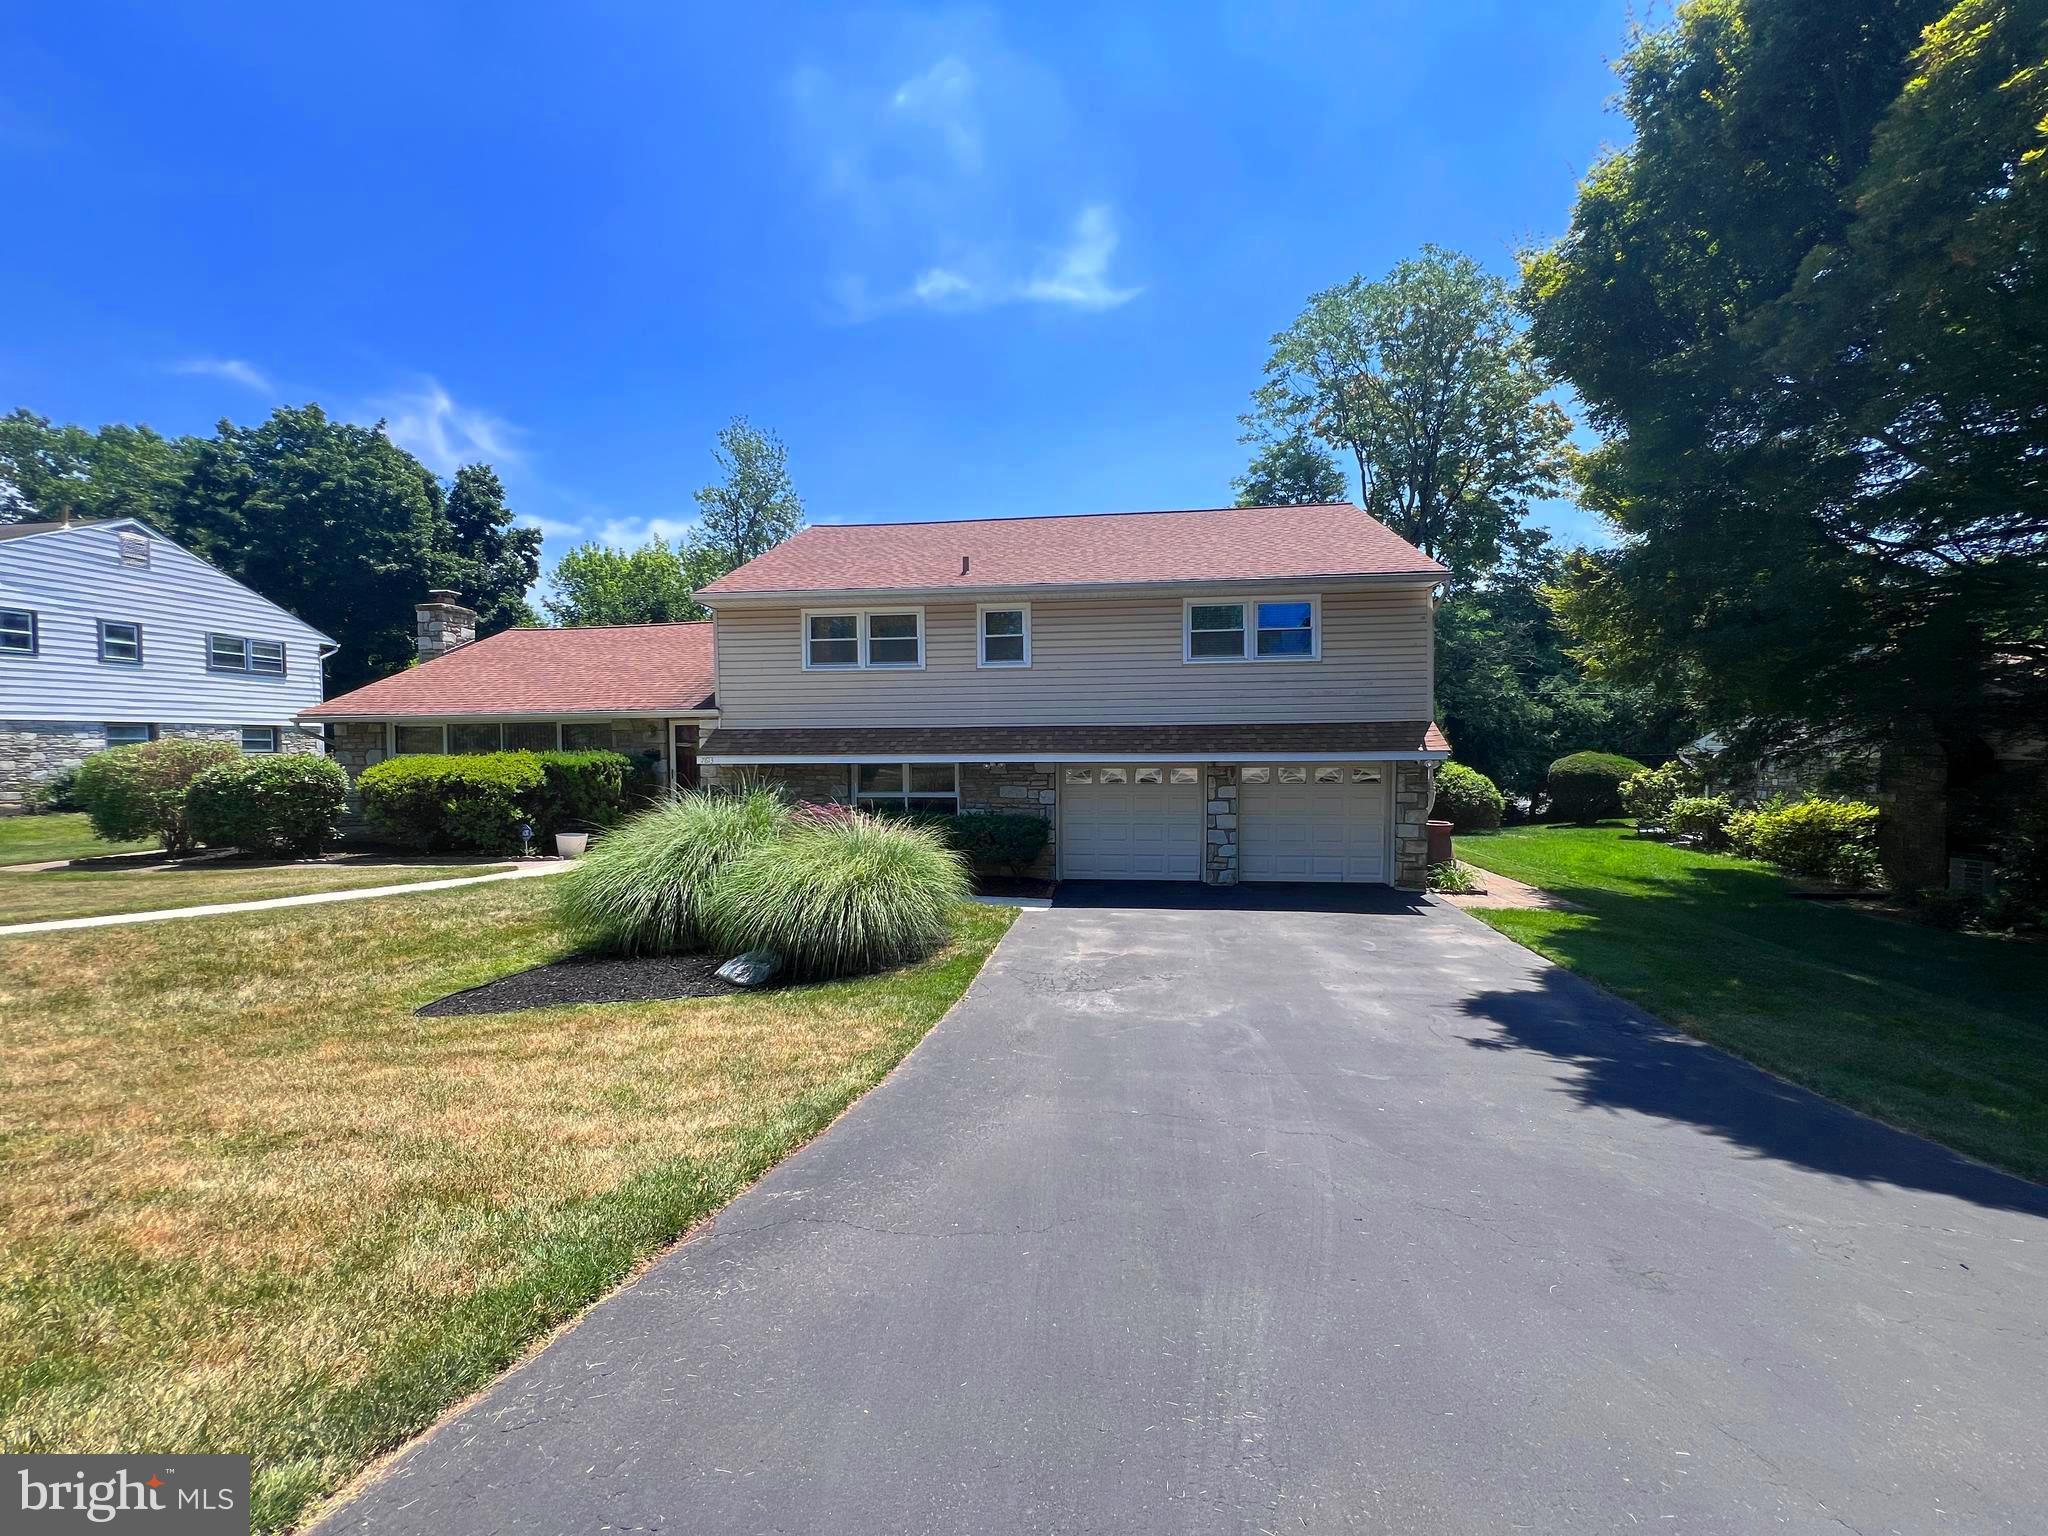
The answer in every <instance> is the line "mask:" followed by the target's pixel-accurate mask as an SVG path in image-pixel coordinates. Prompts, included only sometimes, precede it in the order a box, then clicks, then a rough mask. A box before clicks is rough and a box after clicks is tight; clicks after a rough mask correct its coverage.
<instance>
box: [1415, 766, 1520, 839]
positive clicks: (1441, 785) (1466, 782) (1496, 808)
mask: <svg viewBox="0 0 2048 1536" xmlns="http://www.w3.org/2000/svg"><path fill="white" fill-rule="evenodd" d="M1506 812H1507V797H1506V796H1504V795H1502V794H1501V792H1500V789H1499V787H1498V786H1497V785H1495V783H1494V782H1493V780H1491V779H1489V778H1488V777H1487V776H1486V775H1485V774H1483V773H1481V772H1480V771H1479V770H1478V769H1476V768H1467V767H1466V766H1465V765H1464V764H1463V763H1445V764H1444V765H1443V767H1441V768H1439V769H1438V770H1437V773H1436V799H1435V801H1434V802H1432V804H1431V806H1430V814H1431V815H1432V816H1435V817H1436V818H1437V819H1438V820H1440V821H1448V822H1449V823H1450V824H1451V826H1452V827H1453V828H1454V829H1455V830H1457V831H1459V832H1482V831H1490V830H1491V829H1493V828H1495V827H1497V826H1499V825H1500V821H1501V817H1502V816H1503V815H1505V814H1506Z"/></svg>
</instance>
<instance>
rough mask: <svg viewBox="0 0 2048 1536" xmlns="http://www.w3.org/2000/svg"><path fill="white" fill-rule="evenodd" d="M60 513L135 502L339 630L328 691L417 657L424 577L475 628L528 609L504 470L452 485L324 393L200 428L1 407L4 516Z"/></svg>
mask: <svg viewBox="0 0 2048 1536" xmlns="http://www.w3.org/2000/svg"><path fill="white" fill-rule="evenodd" d="M67 513H68V514H70V515H72V516H76V517H87V518H95V517H115V516H133V517H139V518H141V519H143V520H144V521H145V522H148V523H149V524H150V525H151V526H153V527H156V528H158V529H161V530H162V531H163V532H164V533H165V534H166V535H168V536H169V537H171V538H173V539H176V540H177V541H178V542H179V543H181V544H183V545H185V546H186V547H187V548H190V549H192V550H194V551H195V552H196V553H198V554H200V555H203V556H204V557H205V558H207V559H208V560H211V561H212V562H213V563H214V564H215V565H217V566H219V567H220V568H221V569H222V570H224V571H226V572H227V573H228V574H229V575H230V576H233V577H234V578H235V579H236V580H238V581H241V582H243V583H245V584H247V585H248V586H250V587H253V588H254V589H255V590H256V591H258V592H260V593H262V594H263V595H264V596H265V597H267V598H269V599H270V600H271V601H272V602H274V603H277V604H279V605H280V606H282V607H284V608H287V609H289V610H291V611H292V612H293V613H296V614H297V615H298V616H299V617H300V618H302V619H304V620H305V621H306V622H307V623H308V624H311V625H312V626H313V627H314V628H316V629H319V630H322V631H324V632H326V633H327V634H329V635H332V636H333V637H334V638H335V640H336V641H337V642H339V644H340V647H341V649H340V650H339V651H338V652H337V653H336V655H335V656H334V657H333V658H332V659H331V660H330V661H329V662H328V689H329V692H330V693H338V692H345V691H346V690H348V689H351V688H355V687H359V686H360V685H362V684H363V683H367V682H371V681H374V680H375V679H376V678H379V677H383V676H385V675H387V674H388V673H391V672H394V671H397V670H398V669H400V668H401V667H404V666H405V665H406V664H407V663H408V662H410V661H411V660H412V658H413V654H414V642H413V631H414V618H413V605H414V604H415V603H417V602H418V601H419V600H420V598H421V597H423V596H424V595H425V594H426V592H427V590H428V589H429V588H431V587H435V586H444V585H445V586H450V587H454V588H455V589H456V590H458V591H460V592H462V593H463V595H464V597H465V599H466V600H468V601H470V602H472V603H473V604H474V605H475V607H476V609H477V617H478V632H479V633H480V634H490V633H494V632H495V631H497V630H499V629H504V628H507V627H509V626H510V625H512V624H516V623H530V622H531V621H532V614H531V613H530V612H529V611H528V609H527V607H526V604H525V598H524V594H525V592H526V589H527V588H528V587H529V586H530V585H531V584H532V583H533V581H534V579H535V578H536V576H537V575H538V574H539V565H540V533H539V531H538V530H536V529H531V528H520V527H516V526H514V524H513V514H512V512H511V510H510V509H509V508H507V507H506V505H505V502H504V492H503V489H502V487H500V485H499V484H498V477H497V476H496V475H495V474H494V473H493V472H492V471H491V470H490V469H489V468H488V467H487V466H484V465H471V466H467V467H465V468H464V469H462V470H460V471H459V472H458V473H457V475H456V478H455V484H454V486H453V487H452V488H444V487H443V486H442V485H441V483H440V481H439V480H438V479H436V478H435V476H434V475H433V474H432V472H431V471H429V470H428V469H427V468H426V466H425V465H423V464H421V463H420V461H419V460H418V459H416V458H414V457H413V456H412V455H411V454H409V453H407V452H406V451H405V450H404V449H402V448H400V447H398V445H397V444H395V443H393V442H392V441H391V439H390V438H388V437H387V436H385V434H384V433H383V431H382V430H381V427H360V426H355V425H352V424H350V423H347V422H338V421H334V420H331V419H330V418H329V417H328V416H327V414H326V413H325V412H324V411H322V410H321V409H320V407H319V406H317V405H307V406H304V407H298V408H290V407H285V408H280V409H278V410H277V411H274V412H273V413H272V414H271V415H270V417H269V419H267V420H265V421H263V422H260V423H258V424H257V425H255V426H252V427H238V426H236V425H234V424H233V423H232V422H227V421H223V422H222V423H220V425H219V426H218V427H217V428H216V429H215V431H214V434H213V436H211V437H205V438H200V437H184V438H176V439H170V438H165V437H162V436H161V435H159V434H157V433H155V432H152V431H151V430H150V429H149V428H147V427H126V426H110V427H103V428H101V429H100V430H99V431H97V432H93V431H88V430H87V429H85V428H83V427H76V426H57V425H53V424H52V423H51V422H50V421H49V420H47V419H46V418H44V417H40V416H36V415H34V414H33V413H31V412H29V411H25V410H18V411H16V412H14V413H13V414H12V415H10V416H8V417H5V418H4V419H0V520H6V521H20V520H23V519H26V518H43V517H58V516H62V515H65V514H67Z"/></svg>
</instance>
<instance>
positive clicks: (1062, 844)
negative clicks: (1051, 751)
mask: <svg viewBox="0 0 2048 1536" xmlns="http://www.w3.org/2000/svg"><path fill="white" fill-rule="evenodd" d="M1387 770H1388V765H1387V764H1384V763H1314V762H1305V763H1256V764H1246V765H1243V766H1241V767H1238V768H1236V770H1235V771H1234V772H1233V773H1230V774H1226V775H1220V776H1219V777H1222V778H1224V779H1226V780H1227V779H1234V780H1235V781H1236V793H1235V794H1234V795H1232V796H1229V797H1227V798H1228V799H1229V800H1230V801H1231V802H1233V803H1232V805H1231V808H1230V809H1229V810H1227V811H1224V812H1222V813H1221V817H1220V818H1219V825H1221V826H1222V827H1224V828H1226V829H1228V830H1229V832H1230V833H1231V834H1232V835H1233V836H1234V848H1235V852H1236V859H1235V863H1236V865H1237V870H1238V877H1239V878H1240V879H1243V880H1247V881H1315V882H1330V883H1334V882H1350V883H1365V884H1377V883H1384V882H1385V881H1386V880H1388V878H1389V859H1388V842H1389V830H1390V827H1389V822H1390V816H1389V802H1388V796H1387V781H1388V778H1389V774H1388V771H1387ZM1207 781H1208V773H1207V770H1205V769H1204V768H1203V767H1202V766H1201V765H1199V764H1181V765H1152V764H1135V763H1126V764H1117V763H1095V764H1087V765H1067V766H1065V767H1063V769H1062V771H1061V774H1060V785H1059V833H1058V839H1059V849H1060V856H1059V857H1060V874H1061V877H1062V878H1064V879H1068V880H1199V879H1201V878H1202V860H1203V856H1204V850H1205V845H1206V843H1207V840H1208V827H1209V824H1210V822H1209V815H1208V810H1209V793H1210V786H1209V784H1208V782H1207ZM1218 792H1219V793H1220V792H1221V791H1220V790H1219V791H1218Z"/></svg>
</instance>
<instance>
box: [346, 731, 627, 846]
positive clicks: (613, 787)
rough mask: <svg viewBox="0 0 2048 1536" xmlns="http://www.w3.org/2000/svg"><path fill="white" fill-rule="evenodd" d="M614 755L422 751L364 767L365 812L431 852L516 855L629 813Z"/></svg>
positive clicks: (389, 833) (619, 759)
mask: <svg viewBox="0 0 2048 1536" xmlns="http://www.w3.org/2000/svg"><path fill="white" fill-rule="evenodd" d="M630 766H631V765H630V763H629V761H628V759H626V758H625V757H623V756H621V755H620V754H619V753H616V752H478V753H464V754H461V755H452V756H443V755H441V754H438V753H416V754H412V755H408V756H405V757H394V758H389V759H387V760H386V761H384V762H381V763H375V764H372V765H371V766H370V767H368V768H366V769H364V770H363V774H362V777H361V778H360V779H358V780H357V781H356V787H357V789H358V790H360V791H361V793H362V797H363V813H364V815H365V816H366V817H367V818H368V819H369V822H370V825H371V826H372V827H374V828H375V829H376V830H377V831H379V832H381V833H383V834H384V835H385V836H386V837H389V838H392V839H393V840H395V841H397V842H401V843H404V844H406V845H407V846H409V847H413V848H423V849H426V850H427V851H429V852H433V853H450V852H462V853H517V852H519V850H520V848H521V846H522V843H521V839H520V836H519V829H520V827H521V826H522V825H524V826H529V827H532V828H533V835H534V838H535V840H536V841H538V842H540V843H541V844H543V845H545V844H546V842H547V840H548V839H549V838H550V837H552V836H553V835H554V834H555V833H556V832H557V831H558V830H560V829H561V828H562V827H564V826H565V825H567V824H570V823H576V824H578V825H581V826H608V825H610V824H611V823H612V822H615V821H617V820H618V819H619V817H620V815H621V814H622V813H623V811H624V808H625V783H626V774H627V771H628V769H629V767H630Z"/></svg>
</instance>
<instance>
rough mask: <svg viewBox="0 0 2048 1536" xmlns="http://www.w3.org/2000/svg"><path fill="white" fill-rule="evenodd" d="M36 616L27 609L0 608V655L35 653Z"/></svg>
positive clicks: (27, 654) (31, 654) (29, 654)
mask: <svg viewBox="0 0 2048 1536" xmlns="http://www.w3.org/2000/svg"><path fill="white" fill-rule="evenodd" d="M36 643H37V637H36V616H35V613H34V612H33V611H32V610H30V609H27V608H0V655H7V656H33V655H35V653H36Z"/></svg>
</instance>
